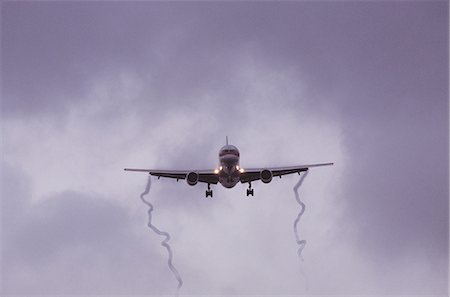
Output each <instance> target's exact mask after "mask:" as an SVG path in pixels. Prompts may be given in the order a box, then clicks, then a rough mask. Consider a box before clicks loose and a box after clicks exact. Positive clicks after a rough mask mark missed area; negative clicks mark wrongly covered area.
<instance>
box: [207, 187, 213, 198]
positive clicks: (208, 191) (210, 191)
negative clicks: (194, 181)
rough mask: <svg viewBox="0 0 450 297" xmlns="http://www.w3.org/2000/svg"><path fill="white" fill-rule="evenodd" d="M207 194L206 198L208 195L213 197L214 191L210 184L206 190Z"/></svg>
mask: <svg viewBox="0 0 450 297" xmlns="http://www.w3.org/2000/svg"><path fill="white" fill-rule="evenodd" d="M205 195H206V198H208V196H209V197H211V198H212V196H213V192H212V190H211V186H210V184H208V190H206V194H205Z"/></svg>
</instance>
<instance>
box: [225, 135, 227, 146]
mask: <svg viewBox="0 0 450 297" xmlns="http://www.w3.org/2000/svg"><path fill="white" fill-rule="evenodd" d="M225 144H226V145H228V136H225Z"/></svg>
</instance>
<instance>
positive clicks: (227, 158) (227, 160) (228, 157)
mask: <svg viewBox="0 0 450 297" xmlns="http://www.w3.org/2000/svg"><path fill="white" fill-rule="evenodd" d="M237 159H238V158H237V157H236V156H233V155H226V156H223V157H222V161H223V162H224V163H225V164H234V163H236V161H237Z"/></svg>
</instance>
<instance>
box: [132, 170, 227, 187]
mask: <svg viewBox="0 0 450 297" xmlns="http://www.w3.org/2000/svg"><path fill="white" fill-rule="evenodd" d="M124 170H125V171H135V172H147V173H149V174H150V175H153V176H157V177H158V178H160V177H167V178H173V179H176V180H177V181H178V180H180V179H183V180H184V179H186V178H187V176H188V174H190V173H194V175H193V176H196V179H197V181H198V182H202V183H208V184H217V183H218V182H219V178H218V176H217V175H216V174H215V173H214V171H212V170H156V169H137V168H125V169H124Z"/></svg>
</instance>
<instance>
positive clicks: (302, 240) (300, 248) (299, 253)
mask: <svg viewBox="0 0 450 297" xmlns="http://www.w3.org/2000/svg"><path fill="white" fill-rule="evenodd" d="M307 175H308V171H305V173H304V174H303V175H302V176H301V177H300V180H299V181H298V182H297V184H296V185H295V186H294V193H295V199H296V200H297V202H298V204H300V206H301V207H302V208H301V210H300V212H299V213H298V215H297V218H296V219H295V221H294V234H295V240H296V241H297V244H298V245H299V248H298V250H297V254H298V256H299V257H300V259H301V260H302V261H303V257H302V251H303V249H304V248H305V245H306V240H304V239H300V235H299V234H298V231H297V225H298V222H299V221H300V218H301V217H302V215H303V213H304V212H305V208H306V206H305V203H303V202H302V201H301V200H300V196H299V195H298V188H300V186H301V185H302V183H303V180H304V179H305V177H306V176H307Z"/></svg>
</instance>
